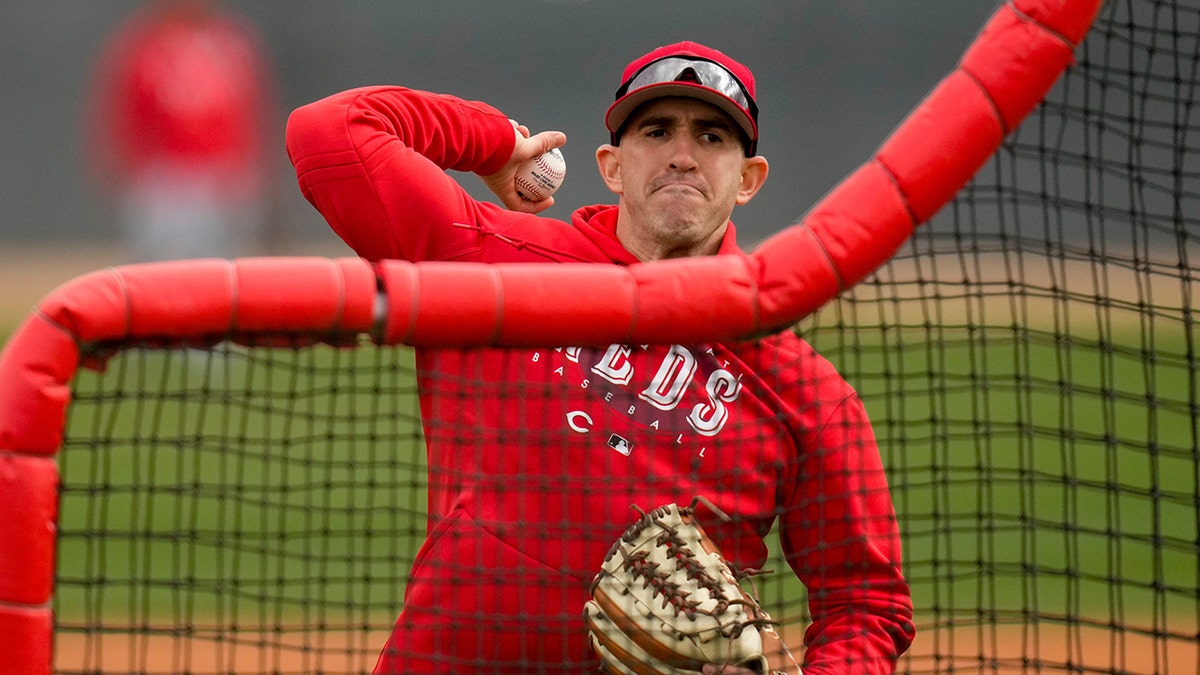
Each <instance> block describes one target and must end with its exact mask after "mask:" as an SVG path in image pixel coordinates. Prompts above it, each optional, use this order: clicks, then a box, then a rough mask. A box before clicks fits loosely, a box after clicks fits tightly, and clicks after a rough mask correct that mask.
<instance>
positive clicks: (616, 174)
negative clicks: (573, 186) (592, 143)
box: [596, 143, 624, 195]
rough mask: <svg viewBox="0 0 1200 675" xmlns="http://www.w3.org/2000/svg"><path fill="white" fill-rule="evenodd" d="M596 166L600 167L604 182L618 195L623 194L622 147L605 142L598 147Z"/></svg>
mask: <svg viewBox="0 0 1200 675" xmlns="http://www.w3.org/2000/svg"><path fill="white" fill-rule="evenodd" d="M596 166H597V168H599V169H600V177H601V178H603V179H604V184H605V185H607V186H608V189H609V190H610V191H611V192H612V193H613V194H616V195H619V194H622V192H623V190H624V188H623V186H622V184H621V149H620V148H618V147H617V146H615V145H610V144H608V143H605V144H604V145H601V146H600V147H598V148H596Z"/></svg>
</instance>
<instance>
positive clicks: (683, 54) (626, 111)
mask: <svg viewBox="0 0 1200 675" xmlns="http://www.w3.org/2000/svg"><path fill="white" fill-rule="evenodd" d="M663 96H686V97H688V98H695V99H699V100H701V101H704V102H706V103H711V104H712V105H715V106H717V107H718V108H720V109H721V110H723V111H725V112H726V113H728V114H729V116H730V117H732V118H733V119H734V120H735V121H736V122H737V123H738V126H740V127H741V129H742V131H743V132H745V134H746V138H747V139H749V145H748V146H747V148H746V155H747V156H753V155H754V154H755V152H756V150H757V147H758V104H757V103H756V102H755V101H754V74H753V73H751V72H750V69H749V68H747V67H746V66H743V65H742V64H740V63H738V62H737V61H734V60H733V59H731V58H729V57H728V56H726V55H725V54H722V53H721V52H719V51H717V50H715V49H712V48H710V47H705V46H704V45H702V44H698V43H696V42H678V43H675V44H673V45H666V46H664V47H659V48H658V49H655V50H654V51H652V52H650V53H649V54H646V55H645V56H642V57H641V58H639V59H637V60H636V61H634V62H633V63H630V64H629V65H628V66H626V68H625V72H624V73H623V74H622V75H621V86H620V88H618V89H617V96H616V101H615V102H614V103H613V104H612V105H611V106H609V108H608V113H607V114H605V116H604V124H605V126H607V127H608V131H609V133H610V134H611V135H612V142H613V145H616V144H617V137H618V135H619V134H620V132H621V127H623V126H624V125H625V121H626V120H627V119H629V116H630V115H631V114H632V113H633V111H634V110H636V109H637V107H638V106H640V105H641V104H643V103H645V102H646V101H649V100H651V99H655V98H661V97H663Z"/></svg>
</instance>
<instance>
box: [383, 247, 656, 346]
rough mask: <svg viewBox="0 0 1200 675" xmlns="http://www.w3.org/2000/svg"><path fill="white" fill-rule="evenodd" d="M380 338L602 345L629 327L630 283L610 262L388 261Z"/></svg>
mask: <svg viewBox="0 0 1200 675" xmlns="http://www.w3.org/2000/svg"><path fill="white" fill-rule="evenodd" d="M379 274H380V277H381V279H382V280H383V286H384V288H385V289H386V292H387V299H388V311H387V323H386V325H385V326H384V331H383V336H382V338H381V339H382V341H383V343H384V344H410V345H433V344H436V345H439V346H457V347H466V346H483V345H507V346H518V345H533V344H537V345H542V346H547V345H561V344H578V343H583V344H591V343H592V342H593V341H594V342H595V343H596V344H600V343H602V342H603V341H606V340H610V339H611V338H612V336H617V338H618V339H619V337H620V336H622V335H624V334H626V332H627V331H628V330H629V328H628V327H629V325H630V324H631V323H632V309H631V307H632V306H633V304H634V301H633V297H634V283H633V281H632V278H631V277H630V276H629V272H628V271H627V270H626V269H625V268H622V267H617V266H614V265H585V264H577V265H576V264H556V263H546V264H542V263H521V264H518V263H512V264H498V265H481V264H478V263H455V262H422V263H415V264H414V263H409V262H404V261H398V260H385V261H382V262H380V263H379Z"/></svg>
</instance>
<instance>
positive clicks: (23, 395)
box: [0, 313, 79, 455]
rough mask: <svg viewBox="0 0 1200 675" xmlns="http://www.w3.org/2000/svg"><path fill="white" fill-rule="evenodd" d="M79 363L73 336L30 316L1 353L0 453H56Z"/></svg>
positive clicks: (32, 315)
mask: <svg viewBox="0 0 1200 675" xmlns="http://www.w3.org/2000/svg"><path fill="white" fill-rule="evenodd" d="M78 367H79V347H78V345H77V344H76V342H75V339H74V338H73V337H72V336H71V335H70V334H68V333H67V332H66V331H64V330H63V329H62V327H60V326H57V325H55V324H53V323H51V322H50V321H49V320H48V319H47V317H45V316H43V315H42V314H37V313H35V314H31V315H30V316H29V318H28V319H26V321H25V323H24V324H22V325H21V327H20V328H19V329H18V330H17V332H16V333H14V334H13V336H12V338H10V340H9V342H8V344H7V345H6V346H5V348H4V353H3V355H0V411H3V416H0V451H5V450H8V451H14V452H23V453H34V454H40V455H52V454H54V453H56V452H58V448H59V446H60V445H61V444H62V434H63V424H64V421H65V419H66V411H67V404H68V403H69V402H70V399H71V390H70V387H69V385H68V383H69V382H70V381H71V378H73V377H74V376H75V371H76V370H77V369H78Z"/></svg>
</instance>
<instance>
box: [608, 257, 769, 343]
mask: <svg viewBox="0 0 1200 675" xmlns="http://www.w3.org/2000/svg"><path fill="white" fill-rule="evenodd" d="M754 269H755V263H754V261H753V260H752V259H751V258H749V257H746V256H734V255H724V256H713V257H706V258H687V259H679V260H664V261H660V262H655V263H650V264H645V265H634V266H632V267H630V268H629V271H630V274H632V275H633V277H634V279H635V281H636V282H637V293H638V305H637V314H636V315H635V316H634V321H635V323H634V325H633V326H631V328H632V331H631V333H630V334H629V335H627V336H626V338H625V340H623V342H628V343H633V344H638V343H659V344H663V343H669V342H712V341H724V340H735V339H740V338H744V337H748V336H750V335H752V334H755V333H758V332H759V329H760V328H761V326H762V318H761V317H760V309H759V304H760V298H759V285H758V281H757V279H756V278H755V275H754V273H753V271H754Z"/></svg>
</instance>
